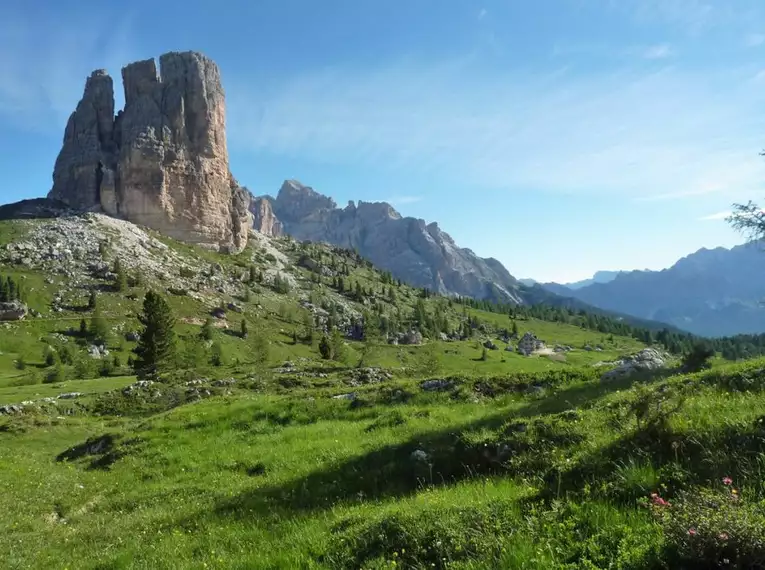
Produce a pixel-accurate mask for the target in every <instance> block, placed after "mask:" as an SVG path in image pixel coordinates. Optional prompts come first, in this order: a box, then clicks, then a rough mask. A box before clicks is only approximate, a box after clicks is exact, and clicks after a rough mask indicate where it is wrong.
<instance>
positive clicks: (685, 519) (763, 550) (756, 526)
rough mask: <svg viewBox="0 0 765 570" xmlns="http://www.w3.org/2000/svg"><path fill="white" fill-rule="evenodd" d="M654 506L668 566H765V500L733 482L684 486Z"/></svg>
mask: <svg viewBox="0 0 765 570" xmlns="http://www.w3.org/2000/svg"><path fill="white" fill-rule="evenodd" d="M726 482H727V479H726ZM720 486H721V487H724V486H723V485H720ZM652 509H653V511H654V514H655V515H656V517H657V518H658V520H659V521H660V523H661V525H662V527H663V530H664V535H665V537H666V541H667V547H666V548H667V554H666V555H667V558H668V559H669V561H670V565H671V566H672V567H676V568H680V567H684V568H762V567H763V566H765V505H763V504H762V503H761V502H758V501H753V500H752V499H751V498H749V497H747V496H746V495H745V494H742V493H741V492H740V491H739V490H737V489H736V488H734V487H733V486H732V482H731V485H729V486H727V487H724V488H723V489H719V488H717V489H704V488H700V489H689V490H686V491H682V492H681V493H680V494H679V495H678V496H677V498H675V499H674V500H673V501H671V502H670V504H669V505H666V506H663V505H653V506H652Z"/></svg>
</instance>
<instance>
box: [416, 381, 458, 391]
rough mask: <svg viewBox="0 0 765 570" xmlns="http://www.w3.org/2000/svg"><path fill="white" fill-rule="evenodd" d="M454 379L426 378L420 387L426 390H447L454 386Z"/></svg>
mask: <svg viewBox="0 0 765 570" xmlns="http://www.w3.org/2000/svg"><path fill="white" fill-rule="evenodd" d="M454 386H455V384H454V381H453V380H426V381H425V382H423V383H422V384H420V388H422V389H423V390H425V391H426V392H446V391H447V390H451V389H452V388H454Z"/></svg>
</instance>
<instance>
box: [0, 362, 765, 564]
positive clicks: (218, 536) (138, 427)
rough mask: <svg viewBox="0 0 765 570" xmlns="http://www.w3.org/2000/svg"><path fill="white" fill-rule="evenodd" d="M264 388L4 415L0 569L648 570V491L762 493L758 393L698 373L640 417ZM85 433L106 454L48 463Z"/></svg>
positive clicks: (652, 530)
mask: <svg viewBox="0 0 765 570" xmlns="http://www.w3.org/2000/svg"><path fill="white" fill-rule="evenodd" d="M749 366H750V368H751V365H749ZM741 368H745V366H744V367H742V366H739V367H732V368H729V370H728V373H737V372H738V370H739V369H741ZM707 374H712V373H707ZM543 377H544V374H542V375H540V378H543ZM278 380H279V379H278V377H274V378H273V379H272V380H268V381H265V383H259V384H257V385H252V386H251V387H249V388H248V387H246V386H244V385H242V386H240V387H239V388H238V389H235V390H234V392H233V393H231V394H230V395H228V396H223V395H221V396H214V397H212V398H211V399H208V400H203V401H200V402H197V403H193V404H187V405H184V406H181V407H177V408H174V409H171V410H169V411H167V412H160V413H157V414H155V415H153V416H150V417H142V418H136V419H133V420H131V419H129V418H119V417H112V416H101V417H97V416H92V415H90V414H87V413H85V414H83V413H81V414H78V415H75V416H71V417H66V418H63V419H55V418H51V417H46V416H40V417H37V416H32V417H28V418H26V421H21V419H20V418H19V419H15V420H5V424H4V425H6V426H9V429H10V431H5V432H3V431H2V430H0V453H2V456H3V457H4V461H3V463H2V466H0V481H1V482H2V484H3V486H4V488H5V489H8V490H9V491H8V492H6V493H4V494H3V495H2V496H1V497H0V508H2V509H3V511H4V512H6V513H11V514H10V515H9V516H6V517H4V519H3V520H2V522H1V523H0V531H1V532H0V537H2V538H0V549H1V550H0V551H2V552H3V553H4V556H5V558H4V560H5V561H6V564H7V565H8V567H10V568H47V567H51V566H53V567H58V566H57V565H61V567H69V568H104V567H108V568H184V567H185V568H199V567H204V566H205V565H207V566H208V567H227V568H232V567H233V568H248V567H258V568H383V567H393V566H392V563H393V562H396V563H397V565H400V566H401V567H406V568H427V567H439V568H489V567H492V568H494V567H507V568H513V567H528V568H556V567H560V568H564V567H576V568H578V567H581V568H590V567H610V565H614V564H616V565H617V566H618V567H624V568H645V567H654V566H655V567H660V564H661V563H662V562H661V561H662V560H664V563H666V562H667V561H671V560H672V558H671V557H672V551H671V549H670V546H671V545H669V544H668V543H667V540H668V539H667V537H665V535H664V534H663V530H662V526H661V524H660V522H658V521H657V520H656V519H655V518H654V517H652V516H651V515H650V512H649V511H648V510H647V509H645V508H644V507H641V506H640V501H641V500H642V499H643V498H645V497H647V496H648V494H649V493H651V492H654V491H659V492H661V493H662V494H663V495H665V496H667V497H670V498H671V497H672V496H673V494H678V493H679V492H680V490H681V489H690V488H693V487H694V486H696V485H701V486H707V487H710V488H715V487H716V486H719V483H716V482H719V481H720V480H721V478H722V477H723V476H731V477H733V478H734V480H735V482H736V486H738V487H739V488H740V489H741V490H742V493H744V494H745V496H746V497H747V499H750V500H757V499H761V498H763V497H765V487H763V484H762V481H763V477H762V471H761V467H762V466H765V455H764V454H763V452H765V444H763V443H762V441H763V440H762V438H760V439H757V437H756V434H757V431H756V427H755V428H753V427H752V426H755V425H756V424H755V422H756V420H757V419H758V418H760V417H762V415H763V412H764V411H765V394H764V393H763V392H759V391H757V392H746V393H741V392H731V391H728V390H724V389H720V388H717V387H715V386H710V385H707V384H706V383H705V381H704V375H698V376H697V377H693V378H691V380H690V383H689V381H688V380H687V379H686V378H684V377H673V378H670V379H669V380H668V381H658V382H654V383H652V384H648V385H647V387H645V388H644V390H647V391H648V393H649V394H651V396H652V399H655V400H658V399H659V398H660V397H661V398H664V400H665V401H667V402H670V403H672V405H671V406H669V407H668V408H667V410H670V409H671V410H674V409H675V407H674V403H677V402H680V401H681V400H682V401H683V404H682V406H681V407H680V408H679V409H678V410H677V411H673V412H671V413H669V412H668V415H667V416H661V415H660V416H659V417H658V418H654V419H655V420H656V421H653V423H652V422H651V421H649V420H648V419H644V422H645V423H643V424H642V426H639V425H638V424H637V420H636V416H635V415H634V414H633V413H632V412H631V411H630V410H631V409H632V402H633V401H634V400H635V398H636V397H638V395H639V392H636V391H635V389H634V387H631V386H630V384H631V382H630V381H629V380H626V381H623V382H622V383H620V384H614V385H602V384H600V383H599V382H598V381H597V380H594V381H593V380H590V381H573V382H572V383H564V384H560V385H556V386H553V387H551V388H550V389H549V390H548V391H547V393H545V394H544V395H541V396H540V395H524V394H523V392H520V393H517V392H513V391H504V392H501V393H500V394H499V395H497V396H495V397H493V398H487V397H479V398H478V399H477V400H476V401H473V400H474V398H473V397H471V396H470V393H469V392H467V391H466V392H461V393H460V392H458V393H457V394H456V397H449V396H448V395H444V394H426V393H422V392H418V388H417V386H416V383H413V382H412V381H409V380H398V381H396V380H394V381H392V384H391V385H390V386H372V387H367V388H366V389H364V390H360V391H359V392H360V398H361V399H362V400H363V401H366V402H367V405H366V406H352V405H349V403H348V402H347V401H338V400H332V399H330V398H329V397H328V395H329V394H330V393H331V392H332V390H329V391H328V390H327V389H326V388H323V387H314V386H313V383H309V385H308V386H307V387H302V388H300V387H297V388H293V389H292V390H290V391H289V392H287V393H282V394H281V395H279V394H277V393H276V392H277V391H278V390H277V389H276V388H277V386H278ZM485 382H489V383H492V384H494V385H496V386H502V379H500V378H498V379H487V380H485ZM317 384H318V382H317ZM115 386H116V384H115ZM90 387H91V388H94V386H90ZM162 389H163V390H164V389H165V388H162ZM390 389H400V390H406V391H410V392H412V393H415V392H416V396H415V397H414V398H412V399H411V400H410V401H409V403H392V402H390V401H387V402H386V394H387V393H388V391H389V390H390ZM253 390H254V391H253ZM517 426H525V427H524V429H523V430H522V431H521V430H520V428H518V427H517ZM753 429H754V430H755V431H752V430H753ZM104 434H111V435H113V436H114V438H115V440H114V443H113V447H112V448H111V449H102V450H100V451H99V452H98V453H94V454H92V455H84V456H82V457H79V458H73V459H71V460H69V461H56V457H57V456H59V455H60V454H62V453H63V452H65V451H66V450H67V449H70V448H73V447H76V446H78V445H79V444H82V443H84V442H85V441H86V440H88V439H89V438H93V437H98V436H102V435H104ZM749 434H751V435H749ZM734 441H737V442H738V445H733V442H734ZM673 442H676V443H677V445H676V446H674V448H673V446H672V445H671V444H672V443H673ZM503 449H504V450H505V451H502V450H503ZM507 449H509V450H510V452H509V453H508V452H507ZM417 450H422V451H424V452H425V453H426V454H427V459H426V460H425V461H418V460H416V459H413V457H412V453H413V452H414V451H417ZM502 453H505V454H506V455H504V456H501V454H502ZM111 456H113V457H111ZM105 457H106V458H107V459H106V460H104V461H102V463H100V464H99V461H98V460H103V459H104V458H105ZM21 501H23V503H24V505H25V508H24V509H21V510H20V509H17V508H14V505H17V504H19V502H21ZM64 521H65V522H64ZM530 537H533V540H529V538H530ZM743 538H746V537H743ZM253 544H257V548H253V547H252V545H253ZM588 560H589V561H590V562H589V564H590V565H589V566H588V565H587V564H588V563H587V562H586V561H588ZM431 564H433V565H435V566H430V565H431ZM572 564H573V566H567V565H572Z"/></svg>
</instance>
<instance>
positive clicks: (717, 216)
mask: <svg viewBox="0 0 765 570" xmlns="http://www.w3.org/2000/svg"><path fill="white" fill-rule="evenodd" d="M731 214H732V212H730V211H727V212H717V213H716V214H710V215H708V216H703V217H701V218H699V220H700V221H704V222H706V221H712V220H726V219H728V218H729V217H730V215H731Z"/></svg>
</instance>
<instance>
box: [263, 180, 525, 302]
mask: <svg viewBox="0 0 765 570" xmlns="http://www.w3.org/2000/svg"><path fill="white" fill-rule="evenodd" d="M250 211H251V213H252V214H253V217H254V223H255V229H257V230H258V231H261V232H262V233H265V234H266V235H279V234H280V233H287V234H289V235H291V236H293V237H295V238H297V239H300V240H310V241H319V242H329V243H332V244H334V245H338V246H341V247H347V248H353V249H357V250H358V251H359V253H361V255H363V256H364V257H365V258H367V259H369V260H370V261H372V262H373V263H374V264H375V265H377V266H379V267H381V268H383V269H386V270H388V271H390V272H391V273H392V274H393V275H394V276H396V277H397V278H400V279H402V280H403V281H406V282H407V283H410V284H412V285H415V286H417V287H427V288H429V289H431V290H433V291H436V292H438V293H443V294H454V295H464V296H469V297H475V298H478V299H492V300H497V301H503V302H514V303H524V302H526V300H525V299H524V295H523V289H524V287H523V285H522V284H520V283H519V282H518V280H517V279H515V277H513V276H512V275H511V274H510V273H509V272H508V271H507V269H505V267H504V266H503V265H502V264H501V263H500V262H499V261H497V260H496V259H492V258H488V259H486V258H482V257H479V256H478V255H476V254H475V253H474V252H473V251H472V250H470V249H467V248H461V247H459V246H458V245H457V244H456V243H455V242H454V240H453V239H452V238H451V236H450V235H449V234H447V233H446V232H444V231H443V230H441V228H439V226H438V224H437V223H436V222H432V223H430V224H428V223H426V222H425V220H421V219H416V218H412V217H403V216H401V214H399V213H398V212H397V211H396V210H395V209H394V208H393V207H392V206H391V205H390V204H388V203H386V202H363V201H359V202H358V204H356V203H354V202H353V201H351V202H349V203H348V205H347V206H346V207H345V208H338V207H337V204H336V203H335V201H334V200H333V199H332V198H329V197H328V196H324V195H322V194H320V193H318V192H316V191H315V190H314V189H313V188H310V187H308V186H305V185H303V184H301V183H300V182H298V181H296V180H288V181H286V182H285V183H284V184H283V185H282V187H281V189H280V190H279V193H278V194H277V196H276V198H273V197H271V196H260V197H257V198H256V197H253V199H252V200H251V206H250Z"/></svg>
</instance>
